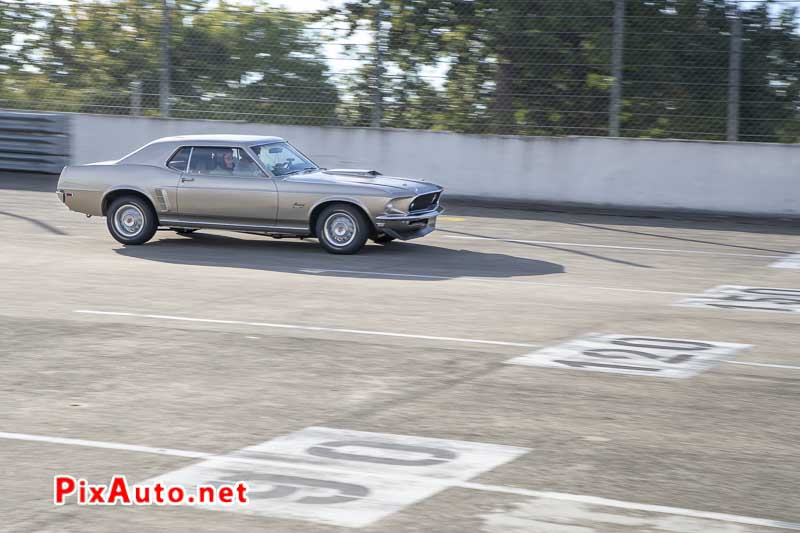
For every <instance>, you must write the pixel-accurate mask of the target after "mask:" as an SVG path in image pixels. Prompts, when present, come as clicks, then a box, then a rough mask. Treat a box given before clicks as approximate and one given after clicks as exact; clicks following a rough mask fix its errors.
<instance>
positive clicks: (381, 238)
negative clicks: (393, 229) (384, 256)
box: [372, 233, 394, 244]
mask: <svg viewBox="0 0 800 533" xmlns="http://www.w3.org/2000/svg"><path fill="white" fill-rule="evenodd" d="M393 240H394V237H392V236H391V235H386V234H385V233H384V234H383V235H378V236H377V237H375V238H374V239H372V242H375V243H378V244H389V243H390V242H392V241H393Z"/></svg>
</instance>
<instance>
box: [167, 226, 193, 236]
mask: <svg viewBox="0 0 800 533" xmlns="http://www.w3.org/2000/svg"><path fill="white" fill-rule="evenodd" d="M169 229H171V230H172V231H174V232H175V233H177V234H178V235H191V234H192V233H194V232H195V231H197V230H196V229H190V228H169Z"/></svg>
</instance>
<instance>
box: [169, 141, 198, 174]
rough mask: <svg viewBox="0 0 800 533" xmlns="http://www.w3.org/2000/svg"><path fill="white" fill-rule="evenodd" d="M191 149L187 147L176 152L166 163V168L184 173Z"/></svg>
mask: <svg viewBox="0 0 800 533" xmlns="http://www.w3.org/2000/svg"><path fill="white" fill-rule="evenodd" d="M191 151H192V149H191V148H189V147H188V146H184V147H183V148H181V149H180V150H178V151H177V152H175V155H173V156H172V158H171V159H170V160H169V161H167V166H168V167H169V168H171V169H172V170H177V171H179V172H186V163H188V162H189V154H190V153H191Z"/></svg>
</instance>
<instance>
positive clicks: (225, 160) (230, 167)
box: [214, 149, 236, 174]
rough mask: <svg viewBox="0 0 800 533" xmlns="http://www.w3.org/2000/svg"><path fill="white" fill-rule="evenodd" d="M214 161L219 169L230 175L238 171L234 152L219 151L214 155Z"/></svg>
mask: <svg viewBox="0 0 800 533" xmlns="http://www.w3.org/2000/svg"><path fill="white" fill-rule="evenodd" d="M214 160H215V161H216V163H217V168H218V169H220V170H221V171H223V172H226V173H228V174H233V171H234V170H235V169H236V161H235V159H234V158H233V150H231V149H222V150H217V151H216V153H215V154H214Z"/></svg>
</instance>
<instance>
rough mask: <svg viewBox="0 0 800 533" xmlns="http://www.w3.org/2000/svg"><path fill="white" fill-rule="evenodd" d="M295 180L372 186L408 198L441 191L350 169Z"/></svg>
mask: <svg viewBox="0 0 800 533" xmlns="http://www.w3.org/2000/svg"><path fill="white" fill-rule="evenodd" d="M297 178H300V179H303V178H305V179H308V180H314V181H318V180H319V181H326V182H329V183H330V182H333V183H342V184H351V183H352V184H358V185H374V186H377V187H383V188H387V189H393V190H396V191H407V193H408V195H409V196H414V195H417V194H424V193H426V192H430V191H437V190H439V189H441V187H439V186H438V185H436V184H433V183H430V182H427V181H423V180H412V179H408V178H400V177H394V176H384V175H382V174H380V173H379V172H376V171H374V170H361V169H351V168H337V169H330V170H322V171H320V172H314V173H313V174H305V175H302V176H297ZM297 178H295V179H297Z"/></svg>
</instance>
